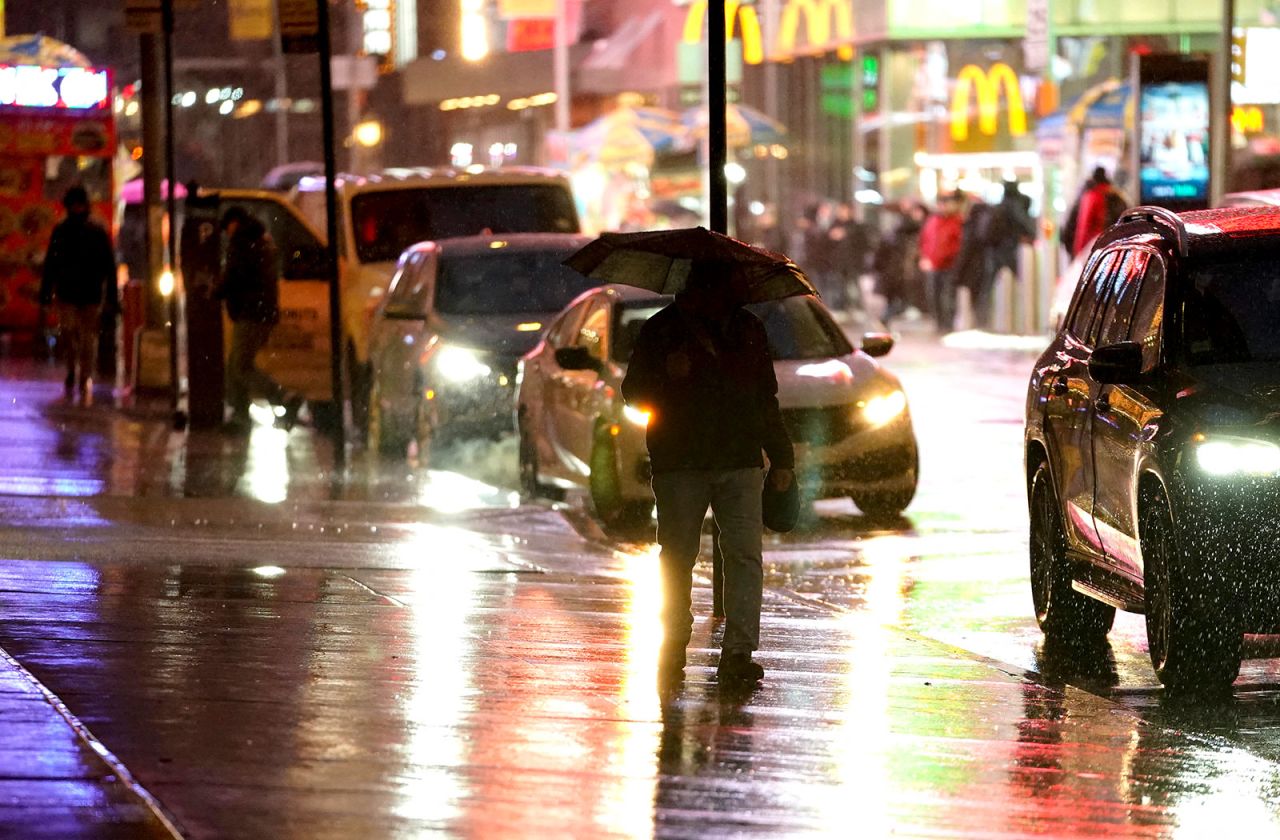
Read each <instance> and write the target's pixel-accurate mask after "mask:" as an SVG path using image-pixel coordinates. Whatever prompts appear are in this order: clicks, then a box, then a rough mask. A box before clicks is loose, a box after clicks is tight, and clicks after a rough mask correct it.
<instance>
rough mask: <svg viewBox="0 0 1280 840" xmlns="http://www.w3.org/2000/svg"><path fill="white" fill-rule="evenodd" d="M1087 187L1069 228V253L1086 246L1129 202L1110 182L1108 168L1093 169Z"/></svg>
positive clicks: (1081, 195)
mask: <svg viewBox="0 0 1280 840" xmlns="http://www.w3.org/2000/svg"><path fill="white" fill-rule="evenodd" d="M1090 181H1091V184H1090V186H1089V187H1088V188H1087V189H1085V190H1084V192H1082V193H1081V194H1080V203H1079V207H1080V209H1079V211H1078V212H1077V214H1076V223H1075V227H1074V229H1073V230H1072V248H1071V255H1072V256H1073V257H1074V256H1076V255H1077V254H1079V253H1080V252H1081V251H1083V250H1085V249H1086V248H1088V247H1089V246H1090V245H1091V244H1092V243H1093V240H1094V239H1096V238H1098V236H1099V234H1101V233H1102V232H1103V231H1104V230H1106V229H1107V228H1108V227H1110V226H1111V225H1112V224H1115V222H1116V220H1118V219H1119V218H1120V214H1122V213H1123V212H1124V209H1125V206H1126V205H1127V204H1128V202H1127V201H1126V200H1125V198H1124V196H1123V195H1121V193H1120V191H1119V190H1117V189H1116V188H1115V186H1114V185H1113V184H1112V183H1111V178H1109V177H1108V176H1107V170H1105V169H1103V168H1102V167H1101V166H1099V167H1098V168H1097V169H1095V170H1093V177H1092V178H1090Z"/></svg>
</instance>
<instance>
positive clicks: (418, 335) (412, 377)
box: [369, 233, 595, 457]
mask: <svg viewBox="0 0 1280 840" xmlns="http://www.w3.org/2000/svg"><path fill="white" fill-rule="evenodd" d="M587 241H588V240H587V238H586V237H583V236H580V235H577V234H554V233H540V234H510V235H502V236H470V237H463V238H458V239H442V240H439V241H437V242H422V243H419V244H417V245H414V246H413V247H411V248H409V249H407V250H406V251H405V252H404V254H403V255H401V257H400V262H399V264H398V265H397V268H396V273H395V276H394V277H393V278H392V281H391V285H390V287H389V288H388V291H387V295H386V297H385V298H383V300H382V302H381V303H380V304H379V306H378V309H377V311H376V312H375V314H374V320H373V325H372V327H371V331H370V346H369V355H370V360H371V362H372V367H373V370H372V384H371V388H370V400H369V403H370V407H369V445H370V448H373V449H376V450H379V451H381V452H382V453H383V454H387V455H393V456H403V455H404V454H405V452H406V450H407V447H408V445H409V443H411V442H416V443H417V445H418V448H419V457H423V456H424V455H425V450H426V449H427V447H428V446H429V445H430V444H431V443H432V442H439V441H440V440H441V439H453V438H460V437H475V436H485V437H496V436H498V435H501V434H502V433H503V432H507V431H509V430H510V427H511V417H512V408H513V396H514V392H515V378H516V362H517V360H518V359H519V358H520V356H521V354H523V353H525V352H527V351H528V350H529V348H531V347H532V346H533V345H534V343H535V342H537V341H538V335H539V334H540V333H541V332H542V330H543V325H544V323H546V322H548V321H550V320H551V319H552V318H554V317H555V316H556V314H557V313H558V312H559V311H560V310H561V309H562V308H563V307H564V306H565V305H566V304H568V303H569V302H570V301H571V300H573V299H574V297H575V296H576V295H578V294H579V293H581V292H582V291H583V290H584V289H588V288H591V287H592V286H594V285H595V283H594V282H593V281H590V280H587V279H585V278H584V277H582V276H581V275H580V274H578V273H577V272H575V271H573V270H571V269H569V268H565V267H564V266H562V265H561V264H560V261H561V260H563V259H564V258H565V257H567V256H568V255H569V254H571V253H573V252H574V251H575V250H576V249H578V248H580V247H582V245H583V244H585V243H586V242H587Z"/></svg>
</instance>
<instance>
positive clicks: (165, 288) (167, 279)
mask: <svg viewBox="0 0 1280 840" xmlns="http://www.w3.org/2000/svg"><path fill="white" fill-rule="evenodd" d="M173 286H174V279H173V271H172V270H171V269H168V268H166V269H165V270H164V271H162V272H160V278H159V280H158V281H157V282H156V287H157V288H158V289H159V290H160V294H161V295H163V296H164V297H169V295H171V294H173Z"/></svg>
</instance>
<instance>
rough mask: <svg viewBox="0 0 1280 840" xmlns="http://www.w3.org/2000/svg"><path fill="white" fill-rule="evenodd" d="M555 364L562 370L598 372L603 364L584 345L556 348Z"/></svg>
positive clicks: (602, 367)
mask: <svg viewBox="0 0 1280 840" xmlns="http://www.w3.org/2000/svg"><path fill="white" fill-rule="evenodd" d="M556 364H557V365H559V366H560V367H561V368H562V369H563V370H589V371H591V372H592V373H596V374H598V373H600V372H601V371H602V370H604V365H602V364H601V363H600V360H599V359H597V358H596V357H595V356H593V355H591V351H590V350H588V349H587V348H585V347H576V346H575V347H561V348H560V349H558V350H556Z"/></svg>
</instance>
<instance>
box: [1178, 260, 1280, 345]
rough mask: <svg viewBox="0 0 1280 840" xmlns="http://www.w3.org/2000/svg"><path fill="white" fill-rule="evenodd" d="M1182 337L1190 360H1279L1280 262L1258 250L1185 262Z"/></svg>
mask: <svg viewBox="0 0 1280 840" xmlns="http://www.w3.org/2000/svg"><path fill="white" fill-rule="evenodd" d="M1190 279H1191V282H1190V284H1189V287H1188V292H1187V300H1186V306H1185V308H1184V310H1183V312H1184V313H1185V314H1184V330H1183V335H1184V343H1185V347H1186V352H1187V357H1188V360H1189V361H1190V363H1191V364H1193V365H1212V364H1236V363H1241V362H1275V361H1280V263H1277V262H1276V261H1275V258H1274V257H1273V256H1271V255H1264V254H1260V253H1254V254H1248V255H1245V256H1238V257H1231V258H1225V259H1224V258H1221V257H1216V258H1215V259H1214V260H1213V261H1212V262H1208V261H1205V262H1199V263H1195V264H1193V265H1192V266H1191V270H1190Z"/></svg>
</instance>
